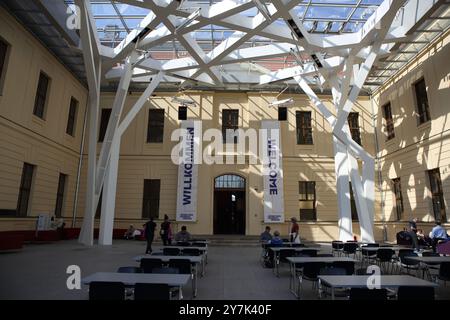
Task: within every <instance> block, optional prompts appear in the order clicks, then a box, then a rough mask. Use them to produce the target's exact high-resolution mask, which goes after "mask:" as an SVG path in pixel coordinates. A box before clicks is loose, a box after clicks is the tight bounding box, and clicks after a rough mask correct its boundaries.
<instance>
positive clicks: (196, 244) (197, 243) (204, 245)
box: [192, 242, 207, 248]
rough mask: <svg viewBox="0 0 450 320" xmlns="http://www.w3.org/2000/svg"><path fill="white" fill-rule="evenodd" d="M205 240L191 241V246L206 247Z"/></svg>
mask: <svg viewBox="0 0 450 320" xmlns="http://www.w3.org/2000/svg"><path fill="white" fill-rule="evenodd" d="M206 245H207V244H206V242H192V246H193V247H202V248H204V247H206Z"/></svg>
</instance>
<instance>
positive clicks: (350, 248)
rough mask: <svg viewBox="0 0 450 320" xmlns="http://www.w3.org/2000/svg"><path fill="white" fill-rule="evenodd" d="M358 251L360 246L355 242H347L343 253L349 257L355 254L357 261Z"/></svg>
mask: <svg viewBox="0 0 450 320" xmlns="http://www.w3.org/2000/svg"><path fill="white" fill-rule="evenodd" d="M357 249H358V244H357V243H355V242H346V243H344V247H343V248H342V252H343V253H344V254H345V255H346V256H347V257H348V256H349V255H351V254H353V257H354V258H355V259H356V250H357Z"/></svg>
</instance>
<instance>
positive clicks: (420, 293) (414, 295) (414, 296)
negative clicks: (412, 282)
mask: <svg viewBox="0 0 450 320" xmlns="http://www.w3.org/2000/svg"><path fill="white" fill-rule="evenodd" d="M397 300H421V301H422V300H427V301H429V300H434V288H433V287H415V286H403V287H399V288H398V291H397Z"/></svg>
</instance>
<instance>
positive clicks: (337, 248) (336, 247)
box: [331, 241, 344, 256]
mask: <svg viewBox="0 0 450 320" xmlns="http://www.w3.org/2000/svg"><path fill="white" fill-rule="evenodd" d="M343 249H344V243H343V242H342V241H332V242H331V250H332V251H331V252H332V253H333V254H334V253H337V255H338V256H340V255H341V253H342V250H343Z"/></svg>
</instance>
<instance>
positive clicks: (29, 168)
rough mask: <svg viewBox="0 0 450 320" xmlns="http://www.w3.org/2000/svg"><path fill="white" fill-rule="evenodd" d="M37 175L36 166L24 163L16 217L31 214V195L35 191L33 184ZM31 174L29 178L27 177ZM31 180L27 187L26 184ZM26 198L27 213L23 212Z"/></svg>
mask: <svg viewBox="0 0 450 320" xmlns="http://www.w3.org/2000/svg"><path fill="white" fill-rule="evenodd" d="M35 173H36V166H35V165H33V164H31V163H28V162H24V163H23V167H22V176H21V180H20V186H19V194H18V196H17V207H16V216H18V217H27V216H28V213H29V212H30V205H31V201H30V200H31V195H32V191H33V183H34V176H35ZM27 174H29V177H28V176H27ZM25 180H29V184H27V185H25V183H26V182H27V181H25ZM24 196H25V197H26V201H25V202H26V205H25V211H24V212H23V209H22V201H23V197H24Z"/></svg>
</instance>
